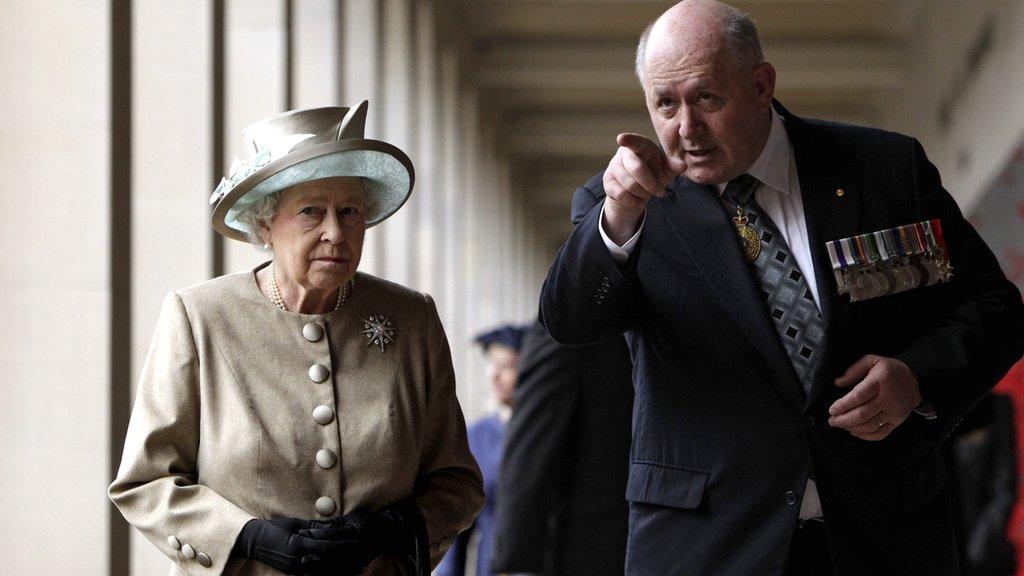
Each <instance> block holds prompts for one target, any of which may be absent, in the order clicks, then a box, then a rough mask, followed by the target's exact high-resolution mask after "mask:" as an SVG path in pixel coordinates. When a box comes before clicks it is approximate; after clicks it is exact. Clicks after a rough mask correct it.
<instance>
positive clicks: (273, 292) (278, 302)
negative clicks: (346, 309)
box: [270, 262, 352, 312]
mask: <svg viewBox="0 0 1024 576" xmlns="http://www.w3.org/2000/svg"><path fill="white" fill-rule="evenodd" d="M351 286H352V283H351V282H345V284H343V285H342V286H341V287H340V288H338V299H337V301H335V302H334V309H335V310H337V309H338V308H341V306H342V305H343V304H344V303H345V302H346V301H348V294H349V292H350V291H351ZM270 301H271V302H273V303H274V306H277V307H278V308H280V309H281V310H284V311H285V312H287V311H288V308H286V307H285V305H284V300H282V299H281V292H280V291H279V290H278V289H277V279H276V278H275V276H274V263H273V262H271V263H270Z"/></svg>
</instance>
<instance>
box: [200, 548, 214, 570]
mask: <svg viewBox="0 0 1024 576" xmlns="http://www.w3.org/2000/svg"><path fill="white" fill-rule="evenodd" d="M196 562H199V565H200V566H202V567H203V568H209V567H210V566H213V560H210V557H209V556H207V555H206V554H203V553H202V552H200V553H199V554H196Z"/></svg>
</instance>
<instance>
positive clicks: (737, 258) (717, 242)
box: [658, 178, 803, 408]
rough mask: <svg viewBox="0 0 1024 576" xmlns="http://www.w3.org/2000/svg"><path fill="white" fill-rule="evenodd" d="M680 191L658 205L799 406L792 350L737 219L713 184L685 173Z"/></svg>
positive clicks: (733, 317) (678, 183) (782, 389)
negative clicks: (768, 306)
mask: <svg viewBox="0 0 1024 576" xmlns="http://www.w3.org/2000/svg"><path fill="white" fill-rule="evenodd" d="M672 190H673V191H674V192H673V193H672V194H670V195H669V196H667V197H665V198H664V199H662V200H661V201H659V202H658V204H659V205H660V206H661V207H662V208H663V209H664V210H665V211H666V214H665V216H666V221H667V222H668V223H669V225H670V228H671V229H672V230H673V232H674V233H675V235H676V236H677V238H678V240H679V245H680V246H682V247H683V250H684V251H685V256H684V257H685V258H687V259H688V261H690V262H694V263H695V264H696V269H698V270H702V271H704V274H703V277H702V278H701V279H699V280H702V281H703V282H705V283H707V284H709V289H710V291H711V292H712V293H714V294H715V295H716V297H717V299H718V303H719V305H720V307H721V310H722V313H723V314H724V315H725V316H726V317H727V318H728V319H729V320H731V321H732V323H733V324H734V325H736V326H737V327H739V329H740V330H741V331H742V332H743V333H744V334H745V335H746V337H747V338H748V339H749V341H750V344H751V349H752V350H754V351H756V352H755V354H756V355H757V356H759V357H760V358H761V359H762V360H763V361H764V362H765V363H766V364H767V369H768V371H769V372H770V373H771V374H772V377H771V378H770V380H771V381H772V382H773V383H774V384H776V386H777V387H778V389H779V391H780V393H782V395H783V396H784V397H785V398H786V399H787V400H788V401H790V402H791V403H792V404H793V405H794V407H797V408H799V407H800V406H801V404H802V403H803V399H802V398H801V397H802V392H801V389H800V383H799V382H798V381H797V378H796V373H795V372H794V371H793V367H792V364H791V363H790V361H789V357H788V356H787V355H786V351H785V350H784V349H783V348H782V344H781V343H780V342H779V337H778V335H777V334H776V332H775V328H774V326H772V324H771V321H770V319H769V317H768V314H767V312H766V311H765V307H764V301H763V296H762V294H761V287H760V286H758V285H757V283H756V282H755V280H754V276H753V274H751V273H750V270H749V265H748V264H747V261H746V259H745V258H744V256H743V253H742V251H741V250H740V246H739V242H738V241H737V238H736V233H735V232H734V227H733V224H732V222H731V221H730V220H729V216H728V214H726V211H725V209H724V207H723V206H722V203H721V201H720V200H719V198H718V191H717V190H716V189H715V188H714V187H713V186H703V185H699V184H696V183H694V182H691V181H690V180H687V179H685V178H680V179H678V180H677V181H676V185H675V186H673V188H672Z"/></svg>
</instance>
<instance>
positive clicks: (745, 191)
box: [722, 174, 757, 206]
mask: <svg viewBox="0 0 1024 576" xmlns="http://www.w3.org/2000/svg"><path fill="white" fill-rule="evenodd" d="M756 186H757V178H754V177H753V176H751V175H750V174H740V175H739V176H737V177H735V178H733V179H732V180H729V183H728V184H726V185H725V190H724V191H723V192H722V195H723V196H725V199H726V200H728V201H730V202H732V203H733V204H735V205H737V206H745V205H746V204H747V202H750V198H751V196H753V195H754V188H755V187H756Z"/></svg>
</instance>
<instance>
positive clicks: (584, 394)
mask: <svg viewBox="0 0 1024 576" xmlns="http://www.w3.org/2000/svg"><path fill="white" fill-rule="evenodd" d="M584 215H585V213H584ZM631 369H632V366H631V364H630V359H629V350H628V349H627V348H626V343H625V341H624V340H623V338H622V337H621V336H618V337H615V338H612V339H610V340H607V341H605V342H601V343H598V344H595V345H592V346H579V347H569V346H563V345H561V344H558V343H557V342H555V341H554V340H552V339H551V337H550V336H549V335H548V333H547V331H546V330H544V327H543V326H541V325H540V323H539V322H536V323H534V324H533V325H532V326H531V327H530V328H529V329H528V330H527V332H526V336H525V337H524V338H523V349H522V352H521V354H520V358H519V383H518V384H517V385H516V393H515V402H514V406H515V409H514V410H513V411H512V420H511V422H510V423H509V427H508V437H507V439H506V441H505V456H504V458H503V459H502V466H501V475H500V477H499V479H498V498H497V500H498V501H497V521H496V528H495V544H494V551H493V553H492V557H491V571H492V572H495V573H507V574H510V575H526V574H529V575H543V576H577V575H580V576H582V575H586V576H622V574H623V571H624V568H625V567H624V564H625V560H626V534H627V531H628V530H627V529H628V515H629V507H628V505H627V503H626V498H625V493H626V478H627V473H628V471H629V444H630V426H631V424H632V413H633V383H632V380H631V378H630V373H631Z"/></svg>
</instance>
